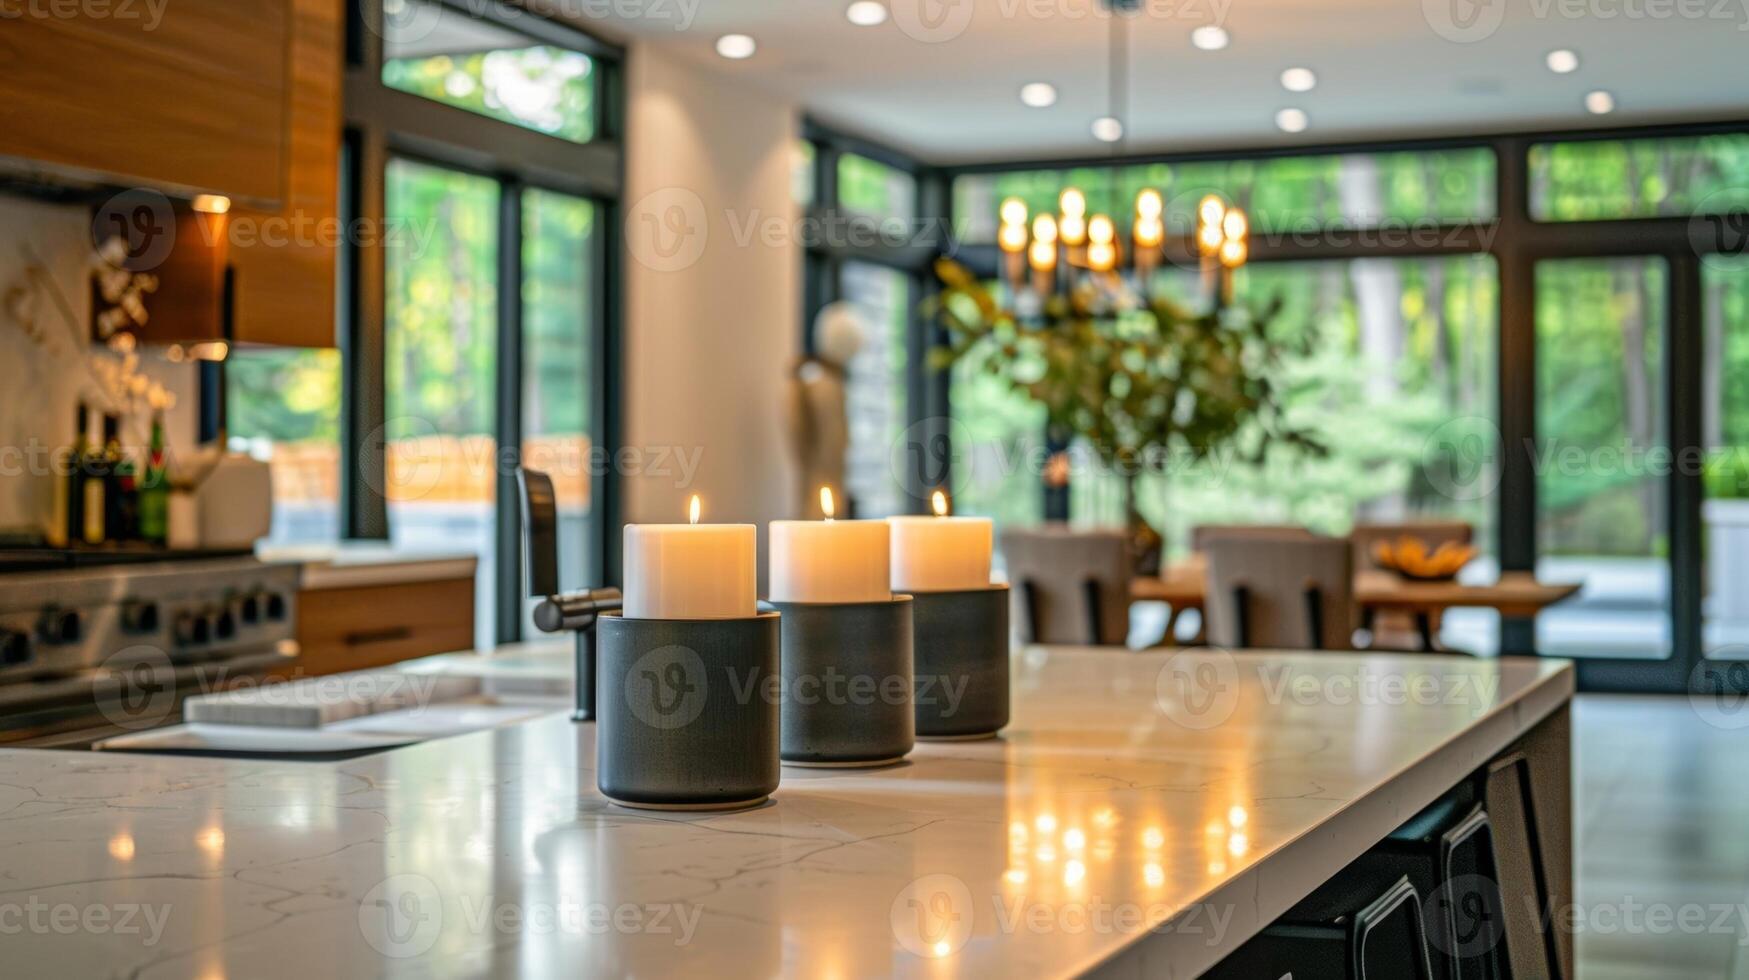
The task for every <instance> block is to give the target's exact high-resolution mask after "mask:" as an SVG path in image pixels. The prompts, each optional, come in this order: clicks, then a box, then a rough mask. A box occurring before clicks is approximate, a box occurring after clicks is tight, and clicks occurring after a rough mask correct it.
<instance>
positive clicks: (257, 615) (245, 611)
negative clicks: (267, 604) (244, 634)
mask: <svg viewBox="0 0 1749 980" xmlns="http://www.w3.org/2000/svg"><path fill="white" fill-rule="evenodd" d="M236 602H237V607H236V608H237V618H238V619H241V620H242V621H243V624H244V625H245V626H254V625H255V624H256V623H259V622H261V607H262V605H264V603H263V602H262V601H261V593H259V592H251V593H249V594H248V595H246V596H243V597H241V598H239V599H237V600H236Z"/></svg>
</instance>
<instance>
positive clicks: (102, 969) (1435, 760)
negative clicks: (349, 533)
mask: <svg viewBox="0 0 1749 980" xmlns="http://www.w3.org/2000/svg"><path fill="white" fill-rule="evenodd" d="M1393 678H1395V679H1396V682H1397V683H1400V685H1401V686H1402V689H1403V691H1404V692H1406V693H1404V694H1403V695H1402V696H1398V695H1396V694H1393V693H1390V691H1388V690H1387V689H1386V687H1385V686H1384V684H1383V682H1385V681H1390V680H1392V679H1393ZM1284 679H1285V680H1286V681H1287V683H1284ZM1302 682H1303V683H1302ZM1199 685H1200V686H1199ZM1369 685H1370V686H1372V687H1373V688H1374V689H1373V690H1372V691H1371V693H1354V692H1362V691H1363V690H1364V689H1366V688H1368V687H1369ZM1417 685H1420V686H1422V687H1425V688H1426V689H1427V690H1431V691H1433V692H1434V695H1435V696H1434V697H1433V698H1432V699H1431V700H1428V699H1425V698H1420V697H1418V696H1416V695H1415V694H1414V693H1413V690H1414V689H1415V688H1416V687H1417ZM1572 685H1573V682H1572V672H1571V669H1570V667H1568V666H1567V665H1566V664H1564V663H1562V662H1557V661H1537V660H1514V659H1505V660H1471V659H1466V658H1445V657H1412V658H1394V657H1362V656H1351V655H1342V654H1327V653H1326V654H1291V653H1283V654H1255V655H1252V654H1244V655H1237V656H1234V655H1228V654H1225V653H1222V652H1219V651H1201V652H1187V653H1181V654H1177V655H1173V654H1171V653H1167V652H1150V653H1132V652H1127V651H1095V650H1078V649H1066V648H1053V649H1050V650H1048V651H1047V650H1042V649H1038V650H1030V651H1024V652H1022V653H1021V654H1020V655H1018V656H1017V658H1016V663H1015V677H1014V689H1015V698H1016V700H1015V710H1014V721H1013V724H1012V725H1011V726H1010V727H1009V728H1008V729H1007V731H1006V732H1005V733H1004V737H1003V738H1001V739H998V740H993V741H988V742H972V743H932V744H923V745H919V746H918V748H917V750H916V751H915V752H914V753H913V754H912V756H911V760H910V762H909V763H908V764H904V765H900V766H895V767H892V768H888V769H881V770H874V771H864V772H841V771H831V770H786V772H785V778H784V782H783V785H782V786H781V787H780V789H779V790H778V792H777V794H776V795H775V797H774V802H773V804H771V805H769V806H766V807H764V808H761V809H757V810H753V811H749V812H744V813H736V814H723V815H715V816H712V815H687V814H657V813H646V812H634V811H628V810H624V809H620V808H617V807H614V806H612V805H610V804H608V803H606V802H605V801H604V800H603V799H602V798H601V797H600V795H599V794H598V793H597V792H596V791H595V788H594V774H593V771H592V769H593V765H592V762H593V729H592V727H591V726H588V725H583V726H574V725H572V723H571V722H569V721H568V720H567V719H566V718H565V717H564V716H562V715H554V716H549V717H545V718H542V719H539V720H536V721H533V722H529V723H527V724H523V725H519V726H514V727H510V728H503V729H496V730H492V731H487V732H480V733H475V734H471V735H464V736H458V737H455V738H449V739H442V740H438V741H432V742H426V743H422V744H419V745H415V746H410V747H408V748H405V749H399V750H395V751H392V752H387V753H382V754H379V755H375V756H369V757H364V758H359V759H353V760H349V761H346V762H340V763H319V764H312V763H289V762H267V761H250V760H222V759H204V758H186V757H154V756H138V755H127V756H118V755H113V754H107V753H104V754H96V753H61V752H42V751H26V750H8V751H0V854H4V855H5V857H4V860H3V862H0V868H3V869H4V870H3V871H0V903H8V902H10V903H22V902H26V901H28V900H33V899H34V900H36V901H37V902H39V903H48V904H50V905H54V904H57V903H62V904H72V905H75V906H78V907H80V908H86V907H90V906H93V905H97V906H101V907H103V908H105V909H111V910H114V909H120V908H122V907H123V906H129V905H139V906H147V907H150V908H152V909H153V910H155V911H159V912H162V913H163V915H162V917H161V924H162V930H161V934H158V935H156V936H155V937H149V936H148V935H146V934H144V933H142V932H139V931H135V932H127V931H123V930H122V929H120V928H119V926H114V925H112V927H110V928H108V929H106V930H103V931H98V930H95V929H93V930H82V931H81V932H80V933H79V934H78V935H65V934H57V933H54V932H52V931H44V932H40V933H32V932H29V931H26V932H24V933H21V934H19V935H10V936H8V937H7V947H8V950H7V956H8V960H9V962H10V963H12V964H18V965H23V966H26V967H29V970H27V971H26V972H27V973H28V974H29V975H43V976H49V975H56V976H104V975H131V976H137V977H140V978H142V980H154V978H166V977H187V976H215V977H217V976H231V977H243V976H247V977H252V978H255V977H266V978H274V977H286V978H298V980H304V978H308V977H311V976H353V975H388V976H420V977H424V976H433V977H448V976H475V975H480V974H486V973H500V974H506V975H524V976H538V977H546V976H566V977H571V976H578V975H586V974H600V975H615V976H618V975H625V974H634V973H635V974H640V975H659V974H669V973H687V974H692V973H702V972H706V971H708V972H710V973H711V974H712V975H745V976H769V975H773V974H778V973H785V974H798V975H807V976H843V977H854V976H865V975H869V974H898V975H908V976H928V977H936V976H953V975H971V976H991V975H1026V976H1059V975H1069V974H1075V973H1080V972H1084V971H1086V970H1089V969H1092V968H1094V967H1097V966H1099V965H1101V964H1108V965H1109V964H1111V963H1112V961H1113V959H1114V957H1117V958H1119V960H1118V962H1119V963H1120V964H1128V965H1134V963H1135V962H1137V961H1136V960H1135V959H1134V958H1135V957H1137V956H1145V957H1146V963H1147V966H1148V969H1149V970H1155V969H1156V968H1157V969H1158V970H1159V972H1161V973H1166V972H1167V971H1168V970H1171V971H1175V972H1174V974H1173V975H1189V974H1191V973H1194V972H1195V971H1196V970H1199V969H1201V968H1203V967H1205V966H1207V965H1208V964H1210V963H1212V962H1213V961H1214V960H1215V959H1216V958H1218V956H1219V955H1220V954H1221V953H1222V952H1224V951H1225V950H1227V949H1230V948H1232V946H1233V945H1236V943H1237V942H1238V941H1239V940H1240V939H1242V938H1243V937H1245V936H1247V935H1250V934H1252V933H1253V932H1255V930H1256V929H1257V928H1258V927H1260V925H1261V924H1263V923H1266V922H1267V921H1268V920H1269V919H1272V918H1273V917H1274V916H1275V915H1278V914H1279V913H1280V912H1281V911H1283V910H1285V908H1286V907H1287V905H1289V904H1291V903H1292V902H1293V901H1294V900H1296V899H1297V898H1298V897H1300V896H1301V895H1303V894H1305V893H1306V892H1307V891H1309V890H1310V889H1311V887H1313V886H1314V885H1316V884H1317V883H1319V882H1321V881H1322V880H1323V879H1325V878H1327V877H1328V876H1329V875H1330V874H1331V873H1333V872H1334V871H1335V870H1336V869H1337V868H1339V867H1341V866H1342V865H1343V864H1346V863H1347V862H1348V860H1350V859H1352V858H1353V857H1354V856H1356V855H1358V854H1359V853H1360V852H1361V851H1362V850H1364V849H1365V848H1366V846H1368V845H1369V844H1370V843H1371V842H1373V841H1376V840H1377V839H1378V838H1379V837H1381V836H1382V835H1383V834H1384V833H1385V832H1387V831H1388V830H1389V829H1391V828H1393V827H1395V826H1396V825H1397V824H1399V823H1401V822H1402V821H1403V820H1404V819H1406V818H1408V817H1409V816H1410V815H1412V814H1413V813H1414V812H1415V811H1416V810H1417V809H1419V808H1420V807H1421V806H1423V805H1425V804H1426V803H1427V802H1429V801H1430V800H1431V799H1432V798H1433V797H1434V796H1435V795H1437V794H1438V793H1439V792H1440V791H1442V790H1443V789H1444V788H1445V787H1447V786H1449V785H1451V784H1452V783H1454V782H1456V781H1457V780H1458V779H1459V778H1461V777H1462V776H1463V775H1465V774H1467V773H1468V772H1469V771H1471V770H1472V769H1473V768H1474V767H1476V766H1478V765H1480V764H1482V763H1483V762H1484V761H1486V759H1487V758H1488V757H1489V756H1490V755H1492V754H1493V753H1495V752H1497V751H1499V750H1500V749H1501V748H1502V747H1504V746H1505V745H1506V744H1508V743H1509V742H1510V741H1511V740H1512V739H1513V738H1515V737H1516V736H1517V735H1519V734H1521V733H1522V732H1523V731H1525V730H1527V729H1528V728H1529V727H1531V726H1532V725H1533V724H1535V723H1536V722H1537V721H1538V720H1540V719H1541V718H1543V717H1545V716H1546V715H1547V714H1548V713H1550V712H1551V711H1554V710H1556V709H1558V708H1559V706H1560V705H1561V704H1563V703H1564V702H1565V701H1566V700H1567V699H1568V698H1569V697H1570V695H1571V692H1572ZM1390 690H1395V687H1392V688H1391V689H1390ZM1360 741H1365V742H1367V743H1369V744H1366V745H1360V744H1357V743H1358V742H1360ZM135 924H136V925H138V924H139V923H137V922H136V923H135ZM149 938H150V939H151V940H152V941H148V939H149ZM1125 968H1128V966H1126V967H1125Z"/></svg>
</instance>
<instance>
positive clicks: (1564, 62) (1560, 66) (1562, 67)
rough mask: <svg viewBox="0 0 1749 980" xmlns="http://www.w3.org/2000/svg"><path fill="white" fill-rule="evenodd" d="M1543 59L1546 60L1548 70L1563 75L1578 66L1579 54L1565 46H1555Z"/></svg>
mask: <svg viewBox="0 0 1749 980" xmlns="http://www.w3.org/2000/svg"><path fill="white" fill-rule="evenodd" d="M1543 60H1544V61H1546V62H1548V66H1549V71H1552V72H1554V73H1555V74H1557V75H1565V74H1567V73H1568V72H1570V71H1573V70H1574V69H1576V68H1578V67H1579V56H1578V55H1576V54H1574V53H1573V52H1572V51H1569V50H1567V49H1566V48H1556V49H1555V50H1553V51H1550V52H1549V56H1548V57H1547V58H1545V59H1543Z"/></svg>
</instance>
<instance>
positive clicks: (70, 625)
mask: <svg viewBox="0 0 1749 980" xmlns="http://www.w3.org/2000/svg"><path fill="white" fill-rule="evenodd" d="M81 625H82V624H81V622H80V619H79V614H78V613H77V612H74V611H73V610H71V609H59V608H56V607H54V606H50V607H49V608H47V609H44V610H43V614H42V618H41V619H39V620H37V624H36V632H37V637H38V638H39V639H41V640H42V642H44V643H57V644H58V643H78V642H79V633H80V626H81Z"/></svg>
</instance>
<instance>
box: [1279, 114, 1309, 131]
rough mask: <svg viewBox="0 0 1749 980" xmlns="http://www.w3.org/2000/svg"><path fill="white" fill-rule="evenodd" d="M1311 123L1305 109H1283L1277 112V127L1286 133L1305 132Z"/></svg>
mask: <svg viewBox="0 0 1749 980" xmlns="http://www.w3.org/2000/svg"><path fill="white" fill-rule="evenodd" d="M1309 123H1310V120H1308V119H1307V118H1306V110H1304V109H1283V110H1281V111H1280V112H1278V113H1276V114H1275V125H1276V128H1278V129H1280V130H1281V131H1282V132H1284V133H1303V132H1305V131H1306V126H1307V125H1308V124H1309Z"/></svg>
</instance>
